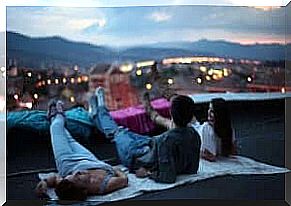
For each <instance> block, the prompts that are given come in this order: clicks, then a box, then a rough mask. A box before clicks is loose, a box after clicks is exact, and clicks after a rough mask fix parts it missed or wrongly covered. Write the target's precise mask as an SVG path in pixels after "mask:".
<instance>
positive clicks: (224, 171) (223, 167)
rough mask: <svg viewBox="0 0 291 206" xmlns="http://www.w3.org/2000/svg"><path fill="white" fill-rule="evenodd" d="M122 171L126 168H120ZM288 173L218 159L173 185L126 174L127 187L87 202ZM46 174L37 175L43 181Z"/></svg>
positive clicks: (239, 159) (240, 159)
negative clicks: (206, 181) (217, 179)
mask: <svg viewBox="0 0 291 206" xmlns="http://www.w3.org/2000/svg"><path fill="white" fill-rule="evenodd" d="M120 167H121V169H122V170H126V168H124V167H122V166H120ZM285 172H289V170H288V169H286V168H280V167H275V166H271V165H267V164H264V163H261V162H257V161H255V160H252V159H249V158H246V157H242V156H234V157H231V158H219V159H218V160H217V161H216V162H208V161H205V160H203V159H201V160H200V165H199V170H198V173H197V174H193V175H180V176H178V177H177V180H176V182H175V183H173V184H162V183H156V182H154V181H153V180H151V179H149V178H137V177H136V176H135V175H134V174H128V178H129V186H128V187H127V188H123V189H121V190H118V191H116V192H113V193H110V194H107V195H96V196H91V197H88V199H87V201H105V202H106V201H117V200H123V199H128V198H132V197H135V196H138V195H141V194H143V193H144V192H150V191H158V190H165V189H170V188H173V187H176V186H178V185H183V184H189V183H193V182H197V181H200V180H204V179H208V178H212V177H217V176H223V175H246V174H275V173H285ZM47 175H48V174H39V178H40V179H43V178H45V177H46V176H47ZM48 195H49V197H50V198H51V199H52V200H57V196H56V194H55V193H54V190H53V189H49V190H48Z"/></svg>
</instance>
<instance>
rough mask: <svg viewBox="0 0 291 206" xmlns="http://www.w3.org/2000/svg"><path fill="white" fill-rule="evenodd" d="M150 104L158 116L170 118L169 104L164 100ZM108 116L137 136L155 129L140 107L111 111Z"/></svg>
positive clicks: (157, 100)
mask: <svg viewBox="0 0 291 206" xmlns="http://www.w3.org/2000/svg"><path fill="white" fill-rule="evenodd" d="M151 104H152V106H153V107H154V109H156V110H157V112H158V113H159V114H160V115H162V116H164V117H170V112H169V108H170V102H168V101H167V100H166V99H156V100H153V101H152V102H151ZM110 114H111V115H112V117H113V119H114V120H115V121H116V122H117V124H118V125H122V126H125V127H127V128H129V129H130V130H132V131H134V132H137V133H139V134H145V133H148V132H151V131H153V130H154V129H155V124H154V123H153V122H152V121H151V120H150V118H149V117H148V116H147V114H146V113H145V110H144V107H143V106H142V105H138V106H135V107H129V108H126V109H122V110H118V111H112V112H110Z"/></svg>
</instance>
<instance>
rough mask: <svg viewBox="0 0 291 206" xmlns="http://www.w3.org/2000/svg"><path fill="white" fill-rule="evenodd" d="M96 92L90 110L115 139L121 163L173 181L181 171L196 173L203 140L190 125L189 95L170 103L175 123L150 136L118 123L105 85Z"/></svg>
mask: <svg viewBox="0 0 291 206" xmlns="http://www.w3.org/2000/svg"><path fill="white" fill-rule="evenodd" d="M95 94H96V96H92V97H91V98H90V100H89V113H90V114H91V117H92V119H93V121H94V123H95V125H96V127H97V128H98V129H99V130H100V131H101V132H103V133H104V134H105V136H106V137H107V138H110V139H112V140H113V141H114V142H115V145H116V148H117V152H118V155H119V158H120V160H121V163H122V164H123V165H125V166H127V167H128V168H129V169H130V170H131V171H135V172H136V175H137V176H139V177H145V176H150V177H151V178H153V179H154V180H155V181H157V182H164V183H173V182H175V181H176V176H177V175H178V174H194V173H197V170H198V167H199V154H200V146H201V140H200V136H199V134H198V133H197V132H196V131H195V130H194V129H193V128H192V127H188V126H187V125H188V123H189V122H190V121H191V119H192V117H193V115H194V102H193V100H192V99H191V98H190V97H187V96H182V95H178V96H176V97H175V98H174V99H173V101H172V106H171V116H172V118H173V124H174V127H173V128H172V129H170V130H169V131H167V132H165V133H163V134H161V135H158V136H154V137H149V136H144V135H139V134H137V133H134V132H131V131H129V130H128V129H125V128H122V127H118V125H117V124H116V122H115V121H114V120H113V118H112V117H111V116H110V114H109V112H108V110H107V108H106V106H105V103H104V90H103V88H101V87H99V88H97V89H96V92H95Z"/></svg>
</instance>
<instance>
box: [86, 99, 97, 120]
mask: <svg viewBox="0 0 291 206" xmlns="http://www.w3.org/2000/svg"><path fill="white" fill-rule="evenodd" d="M88 103H89V111H88V112H89V115H90V117H91V118H93V117H94V116H95V115H96V114H97V107H98V101H97V97H96V96H95V95H92V96H91V97H90V99H89V102H88Z"/></svg>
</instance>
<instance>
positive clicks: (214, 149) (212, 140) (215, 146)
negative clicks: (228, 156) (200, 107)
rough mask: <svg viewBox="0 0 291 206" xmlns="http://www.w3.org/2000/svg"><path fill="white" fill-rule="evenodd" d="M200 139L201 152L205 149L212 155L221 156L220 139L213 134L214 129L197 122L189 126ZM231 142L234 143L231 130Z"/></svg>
mask: <svg viewBox="0 0 291 206" xmlns="http://www.w3.org/2000/svg"><path fill="white" fill-rule="evenodd" d="M191 126H192V127H193V128H194V129H195V130H196V131H197V132H198V134H199V135H200V137H201V149H200V150H201V151H204V150H205V149H207V150H208V151H209V152H211V153H212V154H213V155H215V156H216V155H219V154H221V139H220V138H219V137H217V135H216V134H215V133H214V128H213V127H212V125H210V124H209V123H208V122H204V123H203V124H200V123H199V122H198V121H196V122H194V123H192V124H191ZM232 138H233V142H234V141H235V137H234V130H233V135H232Z"/></svg>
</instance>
